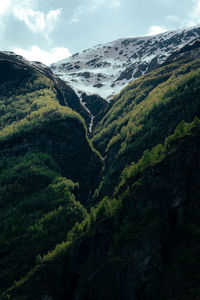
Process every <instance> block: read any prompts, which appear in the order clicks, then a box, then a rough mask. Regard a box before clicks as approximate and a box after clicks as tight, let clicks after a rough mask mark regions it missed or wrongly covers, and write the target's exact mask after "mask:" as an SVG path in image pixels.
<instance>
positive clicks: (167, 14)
mask: <svg viewBox="0 0 200 300" xmlns="http://www.w3.org/2000/svg"><path fill="white" fill-rule="evenodd" d="M199 23H200V0H47V1H44V0H0V45H1V47H0V50H1V51H14V52H15V53H17V54H20V55H23V56H24V57H26V58H27V59H29V60H36V61H41V62H43V63H45V64H47V65H49V64H51V63H53V62H56V61H59V60H61V59H64V58H67V57H69V56H70V55H72V54H74V53H77V52H80V51H82V50H85V49H88V48H90V47H92V46H95V45H97V44H99V43H105V42H111V41H114V40H116V39H118V38H128V37H136V36H144V35H153V34H157V33H161V32H164V31H166V30H175V29H179V28H181V27H189V26H196V25H198V24H199Z"/></svg>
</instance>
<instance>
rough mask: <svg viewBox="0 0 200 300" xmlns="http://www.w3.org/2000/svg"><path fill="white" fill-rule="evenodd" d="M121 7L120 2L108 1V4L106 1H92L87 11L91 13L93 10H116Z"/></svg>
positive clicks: (116, 0) (117, 0) (115, 0)
mask: <svg viewBox="0 0 200 300" xmlns="http://www.w3.org/2000/svg"><path fill="white" fill-rule="evenodd" d="M119 6H121V1H120V0H110V1H109V3H108V1H107V0H93V1H92V2H91V4H90V7H89V11H90V12H93V11H95V10H99V9H100V8H102V7H108V8H111V9H112V8H117V7H119Z"/></svg>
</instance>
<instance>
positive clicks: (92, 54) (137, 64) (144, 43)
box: [51, 27, 200, 99]
mask: <svg viewBox="0 0 200 300" xmlns="http://www.w3.org/2000/svg"><path fill="white" fill-rule="evenodd" d="M199 37H200V27H191V28H188V29H186V28H183V29H178V30H175V31H167V32H164V33H160V34H158V35H154V36H143V37H132V38H121V39H118V40H115V41H113V42H109V43H105V44H98V45H96V46H94V47H92V48H89V49H87V50H84V51H82V52H80V53H75V54H74V55H72V56H71V57H69V58H67V59H64V60H61V61H59V62H56V63H54V64H52V65H51V69H52V71H53V72H54V73H55V74H56V75H58V76H59V77H60V78H61V79H63V80H64V81H66V82H67V83H68V84H69V85H71V87H72V88H73V89H74V90H75V91H77V92H78V91H81V92H82V91H83V92H85V93H87V94H98V95H100V96H102V97H104V98H107V99H110V98H112V96H113V95H116V94H117V93H119V91H120V90H121V89H122V88H123V87H125V86H126V85H128V84H129V83H130V82H131V81H133V80H135V79H137V78H138V77H140V76H141V75H143V74H145V73H147V72H149V71H152V70H153V69H155V68H157V67H159V66H161V65H162V64H163V63H164V62H165V61H166V59H167V58H168V57H169V56H170V55H172V54H173V53H175V52H177V51H179V50H180V49H181V48H183V47H184V46H186V45H187V44H188V43H190V42H192V41H193V40H195V39H197V38H199Z"/></svg>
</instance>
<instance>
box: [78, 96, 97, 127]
mask: <svg viewBox="0 0 200 300" xmlns="http://www.w3.org/2000/svg"><path fill="white" fill-rule="evenodd" d="M79 99H80V103H81V105H82V106H83V107H84V108H85V110H86V111H87V112H88V114H89V116H90V123H89V132H91V131H92V127H93V123H94V115H93V114H92V113H91V111H90V110H89V109H88V108H87V106H86V103H85V102H83V100H82V96H79Z"/></svg>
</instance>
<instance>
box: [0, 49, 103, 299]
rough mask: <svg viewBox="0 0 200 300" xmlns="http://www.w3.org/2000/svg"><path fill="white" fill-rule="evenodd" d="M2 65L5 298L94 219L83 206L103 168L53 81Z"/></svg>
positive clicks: (1, 277)
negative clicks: (73, 231) (42, 258)
mask: <svg viewBox="0 0 200 300" xmlns="http://www.w3.org/2000/svg"><path fill="white" fill-rule="evenodd" d="M0 66H1V67H2V72H3V73H1V78H0V90H1V96H0V104H1V108H0V109H1V112H0V125H1V126H0V129H1V130H0V228H1V229H0V232H1V233H0V281H1V285H0V294H1V293H2V290H4V289H5V288H6V287H8V286H10V285H11V284H12V282H13V280H16V279H19V278H20V277H21V276H23V275H24V274H25V273H26V272H27V271H28V270H29V269H30V267H31V266H33V265H34V264H35V260H36V257H37V256H38V255H42V254H45V253H46V252H48V250H50V249H53V247H55V245H56V244H57V242H60V241H62V240H63V239H65V236H66V234H67V232H68V230H69V229H70V228H71V227H72V226H73V225H74V224H75V222H76V221H80V220H82V219H83V217H84V216H85V215H86V214H87V212H86V210H85V208H84V207H83V206H82V205H81V204H80V203H79V202H77V201H76V200H79V201H81V202H84V203H85V204H86V203H87V201H88V199H89V195H90V193H91V191H92V190H93V189H94V187H95V180H96V177H95V176H94V175H95V174H96V172H99V171H100V169H101V167H102V161H101V158H100V156H99V154H98V153H97V152H96V151H95V150H94V148H93V146H92V145H91V142H90V141H89V139H88V138H87V133H86V131H87V130H86V125H85V122H84V121H83V119H82V118H81V116H80V115H79V114H78V113H76V112H74V111H73V110H72V109H71V108H69V107H67V106H61V105H60V104H59V102H60V99H61V97H58V93H59V92H60V93H62V92H63V91H62V90H60V87H59V85H56V83H55V81H54V80H52V78H50V76H48V77H47V76H46V75H45V73H41V72H40V71H39V70H37V69H36V68H34V67H32V66H30V65H29V64H27V63H26V62H24V61H20V60H18V59H16V58H15V57H12V56H9V55H6V54H2V56H1V61H0ZM72 96H73V93H72ZM67 99H68V98H67ZM72 181H74V183H73V182H72ZM74 189H75V194H76V198H75V196H74V194H73V193H74V192H73V190H74ZM66 220H67V222H66Z"/></svg>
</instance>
